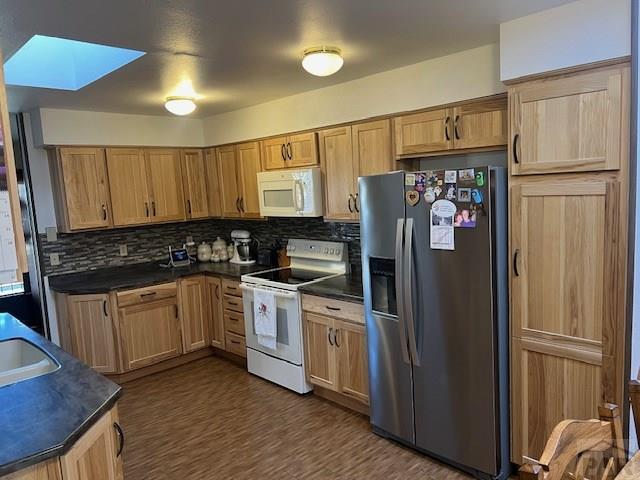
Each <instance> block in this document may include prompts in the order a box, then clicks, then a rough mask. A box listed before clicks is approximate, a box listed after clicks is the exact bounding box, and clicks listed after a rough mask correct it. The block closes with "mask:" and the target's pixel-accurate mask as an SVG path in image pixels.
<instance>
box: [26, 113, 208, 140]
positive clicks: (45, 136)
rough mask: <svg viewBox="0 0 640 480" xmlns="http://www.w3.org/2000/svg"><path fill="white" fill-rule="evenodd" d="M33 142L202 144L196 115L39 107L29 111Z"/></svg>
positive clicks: (200, 123)
mask: <svg viewBox="0 0 640 480" xmlns="http://www.w3.org/2000/svg"><path fill="white" fill-rule="evenodd" d="M32 122H33V123H34V128H33V133H34V144H35V145H36V146H38V147H40V146H42V145H141V146H157V147H165V146H166V147H200V146H203V137H202V121H201V120H200V119H197V118H184V117H160V116H152V115H128V114H122V113H105V112H85V111H78V110H59V109H53V108H41V109H39V110H36V111H34V112H33V114H32Z"/></svg>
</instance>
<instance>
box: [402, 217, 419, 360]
mask: <svg viewBox="0 0 640 480" xmlns="http://www.w3.org/2000/svg"><path fill="white" fill-rule="evenodd" d="M403 275H404V279H403V282H402V283H403V285H404V306H405V315H406V317H405V323H406V324H407V332H408V334H409V351H410V352H411V357H412V358H411V360H412V361H413V365H414V366H416V367H419V366H420V358H419V357H418V346H417V343H416V332H415V330H416V329H415V323H414V318H413V218H407V221H406V223H405V234H404V267H403Z"/></svg>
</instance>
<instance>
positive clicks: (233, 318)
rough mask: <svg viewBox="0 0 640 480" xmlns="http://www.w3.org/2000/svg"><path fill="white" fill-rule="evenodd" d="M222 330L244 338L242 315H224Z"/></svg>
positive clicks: (226, 313)
mask: <svg viewBox="0 0 640 480" xmlns="http://www.w3.org/2000/svg"><path fill="white" fill-rule="evenodd" d="M224 329H225V331H227V332H232V333H237V334H238V335H242V336H243V337H244V315H242V314H241V313H235V312H225V313H224Z"/></svg>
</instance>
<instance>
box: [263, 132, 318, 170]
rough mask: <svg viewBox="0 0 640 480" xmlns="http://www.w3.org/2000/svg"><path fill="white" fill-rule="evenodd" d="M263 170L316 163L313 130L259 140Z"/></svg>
mask: <svg viewBox="0 0 640 480" xmlns="http://www.w3.org/2000/svg"><path fill="white" fill-rule="evenodd" d="M260 148H261V150H262V156H263V165H264V169H265V170H278V169H282V168H301V167H310V166H314V165H317V164H318V146H317V141H316V134H315V132H306V133H297V134H292V135H288V136H282V137H275V138H268V139H266V140H262V141H261V142H260Z"/></svg>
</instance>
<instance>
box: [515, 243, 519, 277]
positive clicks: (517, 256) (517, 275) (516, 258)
mask: <svg viewBox="0 0 640 480" xmlns="http://www.w3.org/2000/svg"><path fill="white" fill-rule="evenodd" d="M519 259H520V249H519V248H516V251H515V252H514V253H513V273H514V274H515V276H516V277H519V276H520V270H518V260H519Z"/></svg>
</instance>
